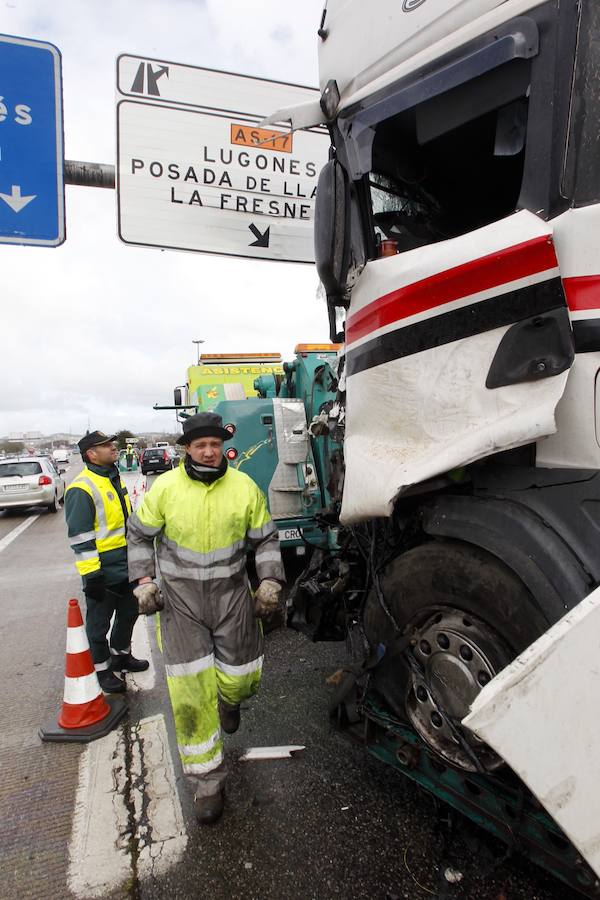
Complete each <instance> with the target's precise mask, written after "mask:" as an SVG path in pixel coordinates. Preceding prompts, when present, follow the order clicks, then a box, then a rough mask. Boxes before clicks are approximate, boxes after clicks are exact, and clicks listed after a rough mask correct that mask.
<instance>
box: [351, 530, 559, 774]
mask: <svg viewBox="0 0 600 900" xmlns="http://www.w3.org/2000/svg"><path fill="white" fill-rule="evenodd" d="M379 584H380V588H381V592H382V595H383V599H384V602H385V604H386V606H387V608H388V610H389V613H390V614H391V616H392V617H393V619H394V620H395V623H396V625H397V626H398V629H399V631H396V629H395V626H394V625H393V623H392V621H391V618H390V616H389V615H388V614H387V613H386V612H385V610H384V609H383V605H382V603H381V600H380V598H379V597H378V595H377V592H376V591H375V590H374V589H372V590H371V592H370V594H369V596H368V598H367V602H366V605H365V613H364V626H365V632H366V635H367V638H368V639H369V642H370V644H371V645H372V646H376V645H378V644H383V645H384V646H385V648H386V652H385V654H384V656H383V660H382V662H381V663H380V665H379V666H378V667H377V668H376V669H375V670H374V672H373V679H372V683H373V686H374V687H375V688H376V690H377V691H378V692H379V694H380V695H381V696H382V698H383V699H384V700H385V702H386V703H387V705H388V706H389V707H390V708H391V709H392V711H393V712H394V713H396V715H398V716H399V717H400V718H402V719H403V720H405V721H408V722H409V723H410V724H411V725H412V727H413V728H414V729H415V731H416V732H417V733H418V734H419V735H420V737H421V738H422V739H423V740H424V741H425V743H426V744H428V746H429V747H430V748H431V749H432V750H433V751H434V752H435V753H436V754H437V755H438V756H441V757H443V758H444V759H445V760H446V761H447V762H450V763H451V764H452V765H455V766H458V767H460V768H462V769H465V770H467V771H474V770H476V766H475V765H474V763H473V754H475V755H476V756H477V757H478V758H479V760H480V762H481V763H482V764H483V765H484V766H485V767H486V769H489V770H491V769H495V768H498V766H500V765H502V760H501V759H500V758H499V757H498V756H496V754H494V753H493V751H492V750H490V748H488V747H486V746H485V744H483V743H482V742H481V741H479V740H477V738H475V737H474V735H468V734H467V733H466V732H464V731H462V730H460V721H461V719H462V718H464V716H465V715H466V714H467V712H468V711H469V707H470V706H471V704H472V702H473V700H474V698H475V697H476V696H477V694H478V693H479V692H480V691H481V689H482V688H483V687H484V686H485V685H486V684H487V683H488V682H489V681H490V680H491V679H492V678H493V677H494V675H496V674H497V673H498V672H499V671H500V670H501V669H503V668H504V667H505V666H506V665H508V663H509V662H511V661H512V660H513V659H514V657H515V656H517V654H518V653H520V652H521V651H522V650H524V649H525V647H527V646H528V645H529V644H530V643H531V642H532V641H534V640H535V639H536V638H537V637H539V635H540V634H542V633H543V632H544V631H546V629H547V628H548V627H549V626H550V624H551V623H550V622H549V621H548V620H547V618H546V617H545V616H544V615H543V613H542V611H541V610H540V608H539V607H538V606H537V604H536V603H535V600H534V599H533V597H532V595H531V594H530V593H529V591H528V590H527V589H526V588H525V586H524V584H523V583H522V582H521V581H520V580H519V579H518V578H517V577H516V575H514V574H513V573H512V572H511V571H510V570H509V569H508V568H507V567H506V566H504V565H503V564H502V563H501V562H500V560H498V559H497V558H496V557H494V556H492V555H491V554H489V553H486V552H485V551H484V550H480V549H479V548H478V547H475V546H473V545H470V544H464V543H461V542H459V541H432V542H431V543H428V544H424V545H422V546H420V547H415V548H414V549H413V550H409V551H408V552H406V553H404V554H402V555H401V556H399V557H397V558H396V559H395V560H393V561H392V562H391V563H390V565H389V566H388V567H387V569H386V570H385V571H384V572H383V573H381V575H380V577H379ZM400 634H402V635H407V634H408V635H410V636H411V638H412V639H411V644H410V647H409V648H408V650H405V649H400V650H397V651H395V650H394V643H395V641H398V638H399V637H400ZM406 654H410V655H411V659H407V657H406ZM448 721H450V722H451V723H452V724H453V725H454V729H453V728H452V727H451V726H450V725H449V724H448ZM457 729H458V730H459V735H460V737H461V738H462V739H463V740H464V741H466V743H467V744H468V745H469V747H470V752H469V751H467V750H465V749H464V747H463V746H462V745H461V744H460V742H459V741H457V736H456V734H457V732H456V730H457Z"/></svg>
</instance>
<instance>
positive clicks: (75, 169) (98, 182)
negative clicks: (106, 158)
mask: <svg viewBox="0 0 600 900" xmlns="http://www.w3.org/2000/svg"><path fill="white" fill-rule="evenodd" d="M65 184H78V185H81V186H83V187H99V188H113V189H114V186H115V167H114V166H110V165H108V164H106V163H92V162H80V161H79V160H76V159H65Z"/></svg>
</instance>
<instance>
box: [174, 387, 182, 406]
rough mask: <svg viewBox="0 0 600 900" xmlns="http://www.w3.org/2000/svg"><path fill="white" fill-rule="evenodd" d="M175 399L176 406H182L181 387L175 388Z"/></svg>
mask: <svg viewBox="0 0 600 900" xmlns="http://www.w3.org/2000/svg"><path fill="white" fill-rule="evenodd" d="M173 400H174V402H175V406H181V388H175V389H174V391H173Z"/></svg>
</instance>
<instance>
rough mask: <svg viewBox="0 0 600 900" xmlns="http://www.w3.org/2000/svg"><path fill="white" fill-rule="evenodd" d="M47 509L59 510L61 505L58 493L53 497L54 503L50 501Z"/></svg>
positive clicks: (49, 510)
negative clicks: (59, 504)
mask: <svg viewBox="0 0 600 900" xmlns="http://www.w3.org/2000/svg"><path fill="white" fill-rule="evenodd" d="M46 509H47V510H48V512H50V513H57V512H58V509H59V506H58V497H57V496H56V493H55V494H54V499H53V501H52V503H49V504H48V506H47V507H46Z"/></svg>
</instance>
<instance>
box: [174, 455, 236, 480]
mask: <svg viewBox="0 0 600 900" xmlns="http://www.w3.org/2000/svg"><path fill="white" fill-rule="evenodd" d="M184 467H185V471H186V472H187V474H188V475H189V476H190V478H191V479H192V480H193V481H202V482H204V484H212V483H213V481H217V479H218V478H222V477H223V475H224V474H225V472H226V471H227V460H226V459H225V457H224V456H222V457H221V462H220V463H219V465H218V466H216V468H215V466H201V465H200V463H195V462H194V460H193V459H192V457H191V456H190V455H189V453H186V454H185V462H184Z"/></svg>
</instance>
